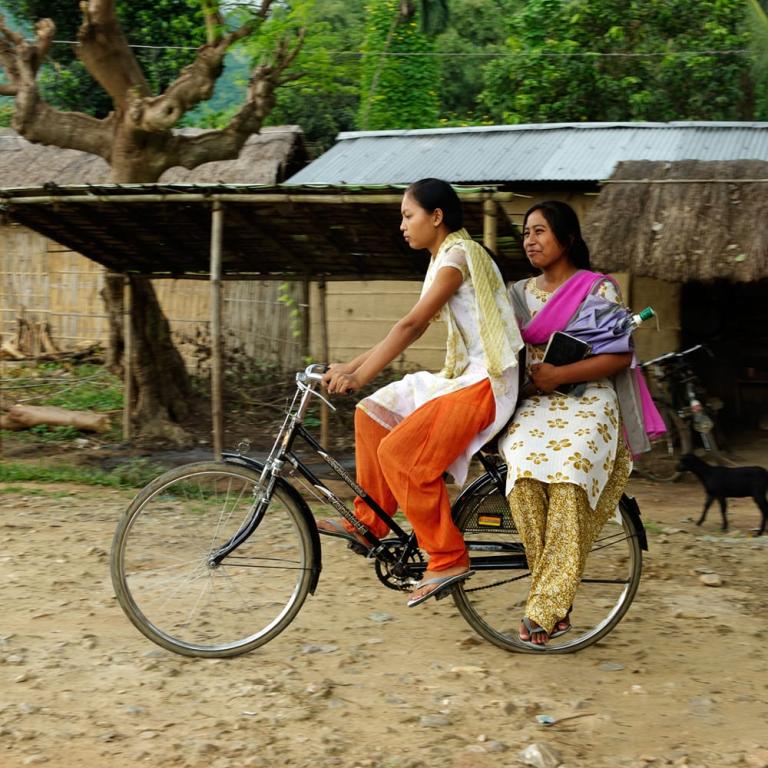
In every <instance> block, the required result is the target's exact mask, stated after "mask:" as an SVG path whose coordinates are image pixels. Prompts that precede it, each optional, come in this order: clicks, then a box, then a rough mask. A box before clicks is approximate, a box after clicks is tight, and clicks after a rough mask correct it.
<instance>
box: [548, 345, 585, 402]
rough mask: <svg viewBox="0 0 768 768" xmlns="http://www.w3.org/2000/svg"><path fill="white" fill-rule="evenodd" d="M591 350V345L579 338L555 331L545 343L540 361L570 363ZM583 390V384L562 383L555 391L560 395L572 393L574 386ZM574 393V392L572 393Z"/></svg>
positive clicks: (559, 363)
mask: <svg viewBox="0 0 768 768" xmlns="http://www.w3.org/2000/svg"><path fill="white" fill-rule="evenodd" d="M591 351H592V347H590V345H589V344H588V343H587V342H586V341H582V340H581V339H577V338H576V337H575V336H571V334H569V333H565V332H563V331H555V332H554V333H553V334H552V335H551V336H550V337H549V342H548V343H547V348H546V349H545V350H544V359H543V360H542V362H544V363H549V364H550V365H570V364H571V363H578V362H579V360H583V359H584V358H585V357H587V356H588V355H589V353H590V352H591ZM577 387H578V388H579V389H580V390H583V384H562V385H561V386H560V387H558V388H557V389H556V390H555V392H559V393H560V394H561V395H567V394H570V393H573V390H574V389H575V388H577ZM574 394H575V393H574Z"/></svg>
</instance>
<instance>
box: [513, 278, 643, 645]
mask: <svg viewBox="0 0 768 768" xmlns="http://www.w3.org/2000/svg"><path fill="white" fill-rule="evenodd" d="M597 293H598V294H599V295H601V296H603V297H604V298H606V299H608V300H610V301H617V302H620V301H621V299H620V296H619V295H618V291H617V289H616V287H615V285H614V283H612V282H611V281H609V280H604V281H602V282H601V283H600V285H599V288H598V289H597ZM552 295H553V294H550V293H547V292H545V291H541V290H539V289H538V288H537V287H536V282H535V278H531V280H529V281H528V282H527V283H526V285H525V297H526V301H527V303H528V308H529V310H530V313H531V317H534V316H535V315H536V314H537V313H538V312H539V311H540V310H541V309H542V307H543V306H544V305H545V303H546V302H547V300H548V299H549V298H550V296H552ZM545 348H546V345H531V344H528V345H527V346H526V366H527V368H528V369H529V370H528V371H527V372H528V373H530V366H531V365H532V364H534V363H539V362H541V361H542V360H543V357H544V351H545ZM499 450H500V451H501V453H502V455H503V456H504V459H505V460H506V462H507V467H508V474H507V494H508V500H509V505H510V510H511V512H512V516H513V519H514V520H515V524H516V526H517V528H518V531H519V532H520V535H521V537H522V539H523V544H524V546H525V549H526V556H527V559H528V565H529V568H530V570H531V589H530V592H529V596H528V602H527V604H526V616H527V617H528V618H529V619H532V620H533V621H534V622H536V623H537V624H538V625H539V626H541V627H543V628H544V629H545V630H546V631H547V632H551V631H552V628H553V627H554V625H555V624H556V623H557V622H558V621H559V620H561V619H563V618H564V617H565V616H566V615H567V614H568V612H569V610H570V609H571V607H572V605H573V600H574V595H575V592H576V588H577V587H578V583H579V580H580V578H581V573H582V572H583V569H584V564H585V562H586V557H587V555H588V553H589V549H590V547H591V545H592V542H593V541H594V540H595V538H596V536H597V535H598V533H599V532H600V529H601V528H602V527H603V525H604V524H605V522H606V521H607V520H608V519H609V518H610V517H611V516H612V515H613V514H614V512H615V510H616V506H617V504H618V502H619V499H620V498H621V494H622V493H623V489H624V486H625V485H626V481H627V479H628V477H629V474H630V472H631V469H632V461H631V457H630V454H629V451H628V450H627V448H626V445H625V442H624V438H623V436H622V433H621V414H620V411H619V403H618V399H617V396H616V391H615V389H614V387H613V384H612V383H611V381H610V380H609V379H602V380H600V381H593V382H589V383H588V384H587V386H586V388H585V389H584V391H583V392H582V394H581V395H579V396H576V395H563V394H558V393H555V392H553V393H550V394H541V395H533V396H531V397H527V398H525V399H524V400H523V401H522V402H521V403H520V404H519V405H518V408H517V411H516V412H515V415H514V417H513V419H512V421H511V423H510V425H509V427H508V429H507V430H506V432H505V434H504V436H503V437H502V438H501V440H500V441H499Z"/></svg>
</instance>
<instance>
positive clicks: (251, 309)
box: [0, 226, 306, 375]
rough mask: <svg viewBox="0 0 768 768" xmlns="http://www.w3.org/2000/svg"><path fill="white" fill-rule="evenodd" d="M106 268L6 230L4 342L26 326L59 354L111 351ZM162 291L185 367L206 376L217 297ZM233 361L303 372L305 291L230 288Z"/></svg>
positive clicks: (165, 287) (202, 289) (0, 266)
mask: <svg viewBox="0 0 768 768" xmlns="http://www.w3.org/2000/svg"><path fill="white" fill-rule="evenodd" d="M103 284H104V269H103V267H101V266H100V265H98V264H96V263H95V262H93V261H90V260H89V259H86V258H84V257H83V256H81V255H80V254H77V253H75V252H73V251H69V250H66V249H64V248H62V247H61V246H60V245H58V244H56V243H54V242H51V241H50V240H48V239H46V238H45V237H43V236H42V235H39V234H37V233H35V232H32V231H31V230H28V229H26V228H24V227H19V226H3V227H0V337H2V339H9V338H12V337H14V336H15V335H16V333H17V330H18V328H19V321H20V320H23V321H24V323H25V325H28V326H30V327H41V326H42V325H43V324H46V325H47V328H48V331H49V333H50V337H51V338H52V339H53V341H54V343H55V344H56V346H57V347H58V348H59V349H60V350H62V351H63V350H71V349H76V348H78V347H84V346H88V345H89V344H94V343H101V344H106V342H107V339H108V336H109V334H108V323H107V317H106V314H105V312H104V305H103V301H102V298H101V294H100V292H101V290H102V287H103ZM155 289H156V291H157V294H158V299H159V301H160V304H161V306H162V307H163V311H164V312H165V314H166V317H167V318H168V320H169V322H170V325H171V330H172V333H173V336H174V339H175V341H176V342H177V344H178V346H179V349H180V351H181V353H182V355H183V356H184V359H185V362H186V364H187V366H188V368H189V370H190V371H191V372H192V373H198V374H201V375H202V374H205V373H207V370H208V359H209V356H210V298H211V297H210V292H211V288H210V285H209V283H208V282H207V281H205V280H200V281H197V280H156V281H155ZM223 299H224V301H223V313H224V317H223V324H224V328H225V329H226V337H225V347H226V352H227V355H228V357H230V358H232V357H238V358H243V357H245V358H248V359H250V360H253V361H256V362H259V363H269V364H275V365H279V366H280V367H281V368H283V369H285V370H293V369H295V368H297V367H298V366H301V364H302V359H303V355H304V350H303V349H302V334H301V328H302V313H303V312H305V311H306V308H305V307H303V306H302V303H301V291H300V286H298V285H295V284H287V285H286V284H280V283H276V282H256V281H228V282H226V283H225V284H224V288H223Z"/></svg>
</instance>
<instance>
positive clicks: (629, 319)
mask: <svg viewBox="0 0 768 768" xmlns="http://www.w3.org/2000/svg"><path fill="white" fill-rule="evenodd" d="M655 314H656V313H655V312H654V311H653V307H646V308H645V309H641V310H640V311H639V312H638V313H637V314H635V315H630V314H629V313H627V316H626V317H625V318H624V319H623V320H622V321H621V322H619V323H616V325H615V326H614V329H613V333H614V335H615V336H618V335H619V334H630V333H632V332H633V331H634V330H635V329H636V328H637V327H638V326H639V325H641V324H642V323H644V322H645V321H646V320H649V319H650V318H652V317H653V316H654V315H655Z"/></svg>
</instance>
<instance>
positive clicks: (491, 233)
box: [483, 195, 498, 254]
mask: <svg viewBox="0 0 768 768" xmlns="http://www.w3.org/2000/svg"><path fill="white" fill-rule="evenodd" d="M497 232H498V208H497V203H496V201H495V200H494V199H493V197H491V195H488V196H487V197H486V198H485V200H483V245H484V246H485V247H486V248H487V249H488V250H489V251H491V252H492V253H493V254H496V243H497V238H496V234H497Z"/></svg>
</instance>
